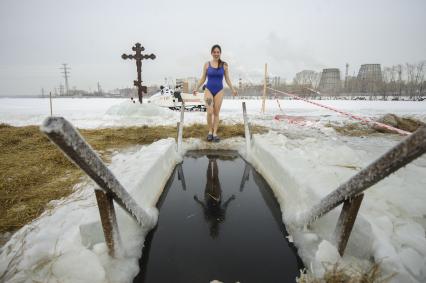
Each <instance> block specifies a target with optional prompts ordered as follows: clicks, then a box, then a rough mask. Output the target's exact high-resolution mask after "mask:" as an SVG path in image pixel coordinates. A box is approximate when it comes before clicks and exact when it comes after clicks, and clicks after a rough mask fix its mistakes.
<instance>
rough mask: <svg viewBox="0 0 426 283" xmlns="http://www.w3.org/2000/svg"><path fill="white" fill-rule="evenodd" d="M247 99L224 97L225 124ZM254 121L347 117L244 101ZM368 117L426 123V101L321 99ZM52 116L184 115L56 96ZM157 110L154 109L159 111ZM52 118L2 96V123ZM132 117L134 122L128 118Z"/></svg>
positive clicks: (103, 122)
mask: <svg viewBox="0 0 426 283" xmlns="http://www.w3.org/2000/svg"><path fill="white" fill-rule="evenodd" d="M242 101H244V100H242V99H238V98H237V99H225V100H224V101H223V104H222V109H221V113H220V114H221V116H220V117H221V120H222V121H223V122H224V123H236V122H239V123H242V121H243V120H242V109H241V102H242ZM245 101H246V105H247V113H248V115H249V117H250V118H251V120H255V121H256V123H258V124H261V125H266V126H271V128H279V127H280V126H282V125H283V123H282V122H278V123H277V122H276V121H273V117H274V116H275V115H277V114H285V115H290V116H305V117H306V118H307V119H308V120H309V119H312V120H319V121H320V122H321V123H327V122H328V121H346V120H348V118H346V117H343V116H342V115H340V114H338V113H335V112H332V111H329V110H327V109H323V108H319V107H316V106H314V105H310V104H308V103H306V102H303V101H298V100H282V99H280V100H279V103H280V106H281V108H280V107H279V106H278V103H277V101H276V100H266V112H265V113H264V114H263V113H261V105H262V102H261V100H245ZM317 102H319V103H321V104H325V105H328V106H331V107H335V108H337V109H341V110H344V111H348V112H351V113H353V114H358V115H361V116H364V117H370V118H378V117H380V116H382V115H384V114H386V113H394V114H396V115H398V116H404V115H408V116H412V117H415V118H417V119H420V120H421V121H424V122H426V113H425V105H426V102H424V101H423V102H417V101H354V100H351V101H348V100H321V101H317ZM52 104H53V115H54V116H62V117H65V118H66V119H67V120H68V121H70V122H71V123H73V125H74V126H76V127H77V128H99V127H123V126H137V125H176V121H178V118H179V112H177V111H172V110H169V109H166V108H161V107H156V106H154V105H151V104H147V103H144V104H143V105H141V104H139V102H136V103H132V102H131V100H130V99H128V98H53V100H52ZM154 107H155V108H154ZM49 115H50V107H49V99H43V98H20V99H13V98H0V122H1V123H7V124H11V125H14V126H24V125H39V124H41V122H42V121H43V120H44V118H46V117H47V116H49ZM129 118H130V119H129ZM200 122H201V123H205V113H204V112H186V113H185V123H186V124H191V123H200Z"/></svg>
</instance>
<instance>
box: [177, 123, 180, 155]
mask: <svg viewBox="0 0 426 283" xmlns="http://www.w3.org/2000/svg"><path fill="white" fill-rule="evenodd" d="M179 129H180V122H177V123H176V144H178V141H179ZM177 151H179V149H177Z"/></svg>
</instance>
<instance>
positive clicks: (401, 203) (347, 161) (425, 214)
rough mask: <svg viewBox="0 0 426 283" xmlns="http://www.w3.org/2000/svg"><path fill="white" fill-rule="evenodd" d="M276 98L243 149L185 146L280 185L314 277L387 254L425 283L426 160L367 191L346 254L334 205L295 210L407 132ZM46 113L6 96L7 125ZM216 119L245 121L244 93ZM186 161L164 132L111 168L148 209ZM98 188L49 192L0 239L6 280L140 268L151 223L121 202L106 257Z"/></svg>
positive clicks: (413, 106)
mask: <svg viewBox="0 0 426 283" xmlns="http://www.w3.org/2000/svg"><path fill="white" fill-rule="evenodd" d="M318 102H320V103H323V104H326V105H329V106H333V107H336V108H338V109H341V110H345V111H350V112H352V113H354V114H359V115H363V116H367V117H373V118H375V117H378V116H380V115H382V114H385V113H394V114H397V115H409V116H414V117H417V118H419V119H421V120H423V121H425V117H426V103H425V102H411V101H402V102H397V101H387V102H382V101H376V102H375V101H341V100H339V101H318ZM280 105H281V108H282V109H283V112H281V110H280V109H279V108H278V104H277V102H276V101H275V100H268V101H267V104H266V110H267V112H266V113H265V114H261V113H260V106H261V103H260V101H254V100H248V101H247V109H248V113H249V119H250V120H251V122H252V123H256V124H261V125H264V126H267V127H269V128H270V129H271V131H270V132H269V133H267V134H263V135H255V136H254V140H253V143H252V148H251V151H250V152H249V154H248V155H246V152H245V142H244V139H242V138H234V139H230V140H224V141H222V142H221V143H219V144H209V143H206V142H204V141H200V140H198V139H187V140H185V141H184V144H183V146H184V147H183V148H184V150H187V149H202V148H206V147H216V148H223V149H235V150H239V151H240V152H241V154H242V155H244V156H246V158H247V159H248V160H249V161H250V162H251V163H252V164H253V165H254V166H255V167H256V168H257V170H258V171H259V172H260V173H261V174H262V175H263V176H264V177H265V179H266V180H267V181H268V183H269V184H270V185H271V187H272V188H273V190H274V193H275V195H276V197H277V199H278V201H279V203H280V205H281V210H282V212H283V221H284V223H285V224H286V226H287V228H288V231H289V232H290V234H291V235H292V238H293V240H294V242H295V244H296V246H297V247H298V252H299V254H300V256H301V257H302V259H303V261H304V262H305V265H306V266H307V267H308V268H309V269H310V270H311V271H312V272H314V273H315V274H317V275H321V273H322V272H323V263H332V262H335V261H340V262H343V263H350V264H351V263H352V264H356V265H357V266H360V267H363V266H367V265H368V264H369V263H370V262H371V259H374V260H376V261H379V262H381V263H382V264H381V266H382V269H383V270H384V271H385V273H386V274H391V273H397V275H396V276H395V277H393V282H425V281H426V260H425V258H426V236H425V230H426V206H425V205H424V203H425V201H426V190H425V187H426V157H425V156H424V157H421V158H419V159H418V160H416V161H415V162H413V163H411V164H410V165H408V166H406V167H405V168H403V169H401V170H399V171H398V172H396V173H395V174H393V175H392V176H390V177H388V178H386V179H385V180H383V181H382V182H380V183H378V184H376V185H375V186H374V187H373V188H371V189H369V190H367V191H366V194H365V197H364V201H363V203H362V205H361V208H360V213H359V215H358V218H357V221H356V224H355V227H354V230H353V232H352V235H351V238H350V239H349V243H348V247H347V250H346V253H345V256H344V257H343V258H340V256H339V255H338V253H337V251H336V248H335V247H334V245H335V244H334V241H333V238H332V235H333V232H334V229H335V225H336V221H337V216H338V213H339V210H338V209H335V210H333V211H332V212H331V213H329V214H327V215H326V216H324V217H323V218H321V219H320V220H318V221H317V222H316V223H315V224H314V225H313V227H312V229H311V230H306V229H303V228H301V227H300V226H299V225H298V223H297V222H296V219H298V217H297V216H298V215H300V214H301V213H303V212H304V211H306V210H307V209H309V208H310V207H311V206H312V205H313V204H316V203H317V202H318V201H319V200H320V199H321V198H322V197H324V196H325V195H326V194H327V193H329V192H330V191H332V190H333V189H335V188H337V186H338V185H339V184H341V183H342V182H344V181H346V180H347V179H348V178H349V177H350V176H352V175H354V174H355V173H356V172H357V171H359V170H360V168H362V167H364V166H366V165H367V164H369V163H370V162H372V161H373V160H374V159H375V158H377V157H378V156H380V155H381V154H382V153H384V152H385V151H386V150H388V149H389V148H390V147H392V146H393V145H395V144H396V143H397V142H398V141H400V140H401V139H402V137H400V136H397V135H375V136H371V137H356V138H355V137H342V136H339V135H338V134H336V133H335V132H334V130H333V129H332V128H327V127H324V126H323V125H324V123H326V122H328V121H330V120H331V121H344V120H347V118H344V117H341V116H339V115H338V114H336V113H334V112H330V111H328V110H325V109H321V108H317V107H315V106H311V105H309V104H306V103H305V102H301V101H294V100H280ZM53 109H54V111H53V112H54V114H55V115H62V116H65V117H66V118H67V119H69V120H70V121H71V122H72V123H74V125H76V126H77V127H80V128H96V127H111V126H129V125H143V124H147V125H164V124H170V125H176V122H177V121H178V116H179V113H177V112H173V111H169V110H167V109H161V108H157V107H155V106H153V105H143V106H141V105H137V104H132V103H130V101H129V100H124V99H55V100H54V102H53ZM48 114H49V101H48V100H47V99H44V100H43V99H0V123H9V124H12V125H29V124H35V125H38V124H40V123H41V121H42V120H43V119H44V118H45V117H46V116H47V115H48ZM276 114H286V115H301V116H306V117H308V120H309V121H308V122H307V123H305V124H304V125H298V124H288V123H286V122H283V121H276V120H274V119H273V117H274V115H276ZM204 117H205V114H204V113H197V112H194V113H193V112H187V113H185V123H193V122H204V119H205V118H204ZM221 119H222V120H223V121H224V122H225V123H235V122H242V111H241V100H225V101H224V103H223V108H222V111H221ZM180 159H181V156H180V155H178V154H175V142H174V141H173V140H172V139H166V140H161V141H158V142H156V143H154V144H151V145H148V146H142V147H141V146H135V147H132V148H129V149H126V150H123V151H121V152H117V153H115V154H114V156H113V158H112V162H111V164H110V168H111V170H112V171H113V172H114V174H115V175H116V176H117V178H118V179H119V180H120V181H121V182H122V183H123V185H124V186H125V187H126V188H127V189H128V190H129V191H130V193H131V194H132V196H133V197H134V198H135V200H136V201H137V202H138V203H139V204H140V205H141V206H143V207H145V208H147V209H149V208H151V207H153V206H154V205H155V202H156V200H157V198H158V196H159V194H160V193H161V190H162V188H163V186H164V183H165V181H166V180H167V178H168V176H169V175H170V173H171V171H172V169H173V167H174V165H175V164H176V163H177V162H179V160H180ZM135 170H137V172H136V171H135ZM154 173H155V174H154ZM145 176H150V178H145ZM93 188H94V185H93V183H92V182H89V181H87V180H86V179H84V180H82V183H80V184H78V185H77V186H76V192H75V193H74V194H73V195H71V196H70V197H69V198H66V199H64V200H59V201H54V202H53V204H54V205H55V208H54V209H53V210H51V211H48V212H46V213H44V214H43V215H42V216H41V217H40V218H39V219H37V220H36V221H34V222H33V223H31V224H29V225H27V226H25V227H23V228H22V229H21V230H19V231H18V232H17V233H16V234H15V235H14V236H13V237H12V238H11V239H10V240H9V242H8V243H6V245H5V246H3V247H2V248H1V251H0V278H2V277H1V276H5V277H3V278H6V279H8V280H9V281H11V282H25V281H31V280H32V281H49V282H88V281H90V282H131V280H132V278H133V277H134V276H135V275H136V274H137V272H138V271H139V266H138V258H139V257H140V256H141V247H142V245H143V240H144V236H145V234H146V232H147V231H144V230H143V229H141V228H140V227H138V226H137V225H136V224H135V223H134V222H133V220H132V219H130V218H129V217H128V216H127V215H125V214H124V213H123V212H121V210H120V209H118V211H119V212H118V218H119V219H118V222H119V226H120V233H121V238H122V240H123V241H122V242H123V255H122V256H121V257H119V258H116V259H112V258H110V257H109V256H108V254H107V250H106V245H105V244H104V243H103V242H102V240H101V239H99V237H97V236H100V237H101V238H102V234H99V233H98V234H97V233H89V232H90V231H91V229H94V230H95V231H99V230H96V229H95V228H96V225H98V224H96V225H95V226H94V225H93V224H91V223H93V222H97V221H99V215H98V211H97V208H96V202H95V198H94V194H93ZM138 188H142V189H141V190H138ZM160 213H161V211H160ZM94 227H95V228H94ZM80 230H81V231H80ZM86 232H87V233H86ZM87 235H91V236H90V237H89V236H87ZM96 235H97V236H96ZM2 274H3V275H2ZM212 279H213V278H212Z"/></svg>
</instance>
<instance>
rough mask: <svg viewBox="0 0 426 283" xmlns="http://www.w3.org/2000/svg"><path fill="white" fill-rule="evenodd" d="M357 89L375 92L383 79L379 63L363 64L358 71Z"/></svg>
mask: <svg viewBox="0 0 426 283" xmlns="http://www.w3.org/2000/svg"><path fill="white" fill-rule="evenodd" d="M357 79H358V83H359V88H360V89H359V91H360V92H364V93H376V92H378V91H379V89H380V86H381V83H382V81H383V77H382V69H381V66H380V64H364V65H361V68H360V69H359V72H358V77H357Z"/></svg>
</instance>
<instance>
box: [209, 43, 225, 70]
mask: <svg viewBox="0 0 426 283" xmlns="http://www.w3.org/2000/svg"><path fill="white" fill-rule="evenodd" d="M216 48H217V49H219V51H220V53H222V48H220V45H219V44H215V45H213V46H212V49H211V51H210V53H213V50H215V49H216ZM224 64H226V63H225V62H223V61H222V60H220V58H219V62H218V64H217V68H218V69H219V68H220V67H221V66H223V65H224Z"/></svg>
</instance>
